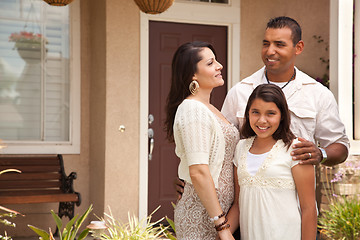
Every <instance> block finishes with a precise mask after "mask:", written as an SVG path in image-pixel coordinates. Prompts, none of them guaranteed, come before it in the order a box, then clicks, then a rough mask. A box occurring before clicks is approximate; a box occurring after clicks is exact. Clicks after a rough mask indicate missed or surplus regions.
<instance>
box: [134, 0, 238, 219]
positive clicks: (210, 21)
mask: <svg viewBox="0 0 360 240" xmlns="http://www.w3.org/2000/svg"><path fill="white" fill-rule="evenodd" d="M149 21H167V22H178V23H193V24H205V25H220V26H227V27H228V53H227V54H228V59H227V60H228V79H227V80H228V89H230V88H231V87H232V86H233V85H235V84H236V83H237V82H238V81H239V80H240V0H233V1H231V4H230V5H225V4H215V3H213V4H209V3H199V2H180V1H179V2H177V1H176V2H174V4H173V5H172V6H171V7H170V8H169V9H168V10H167V11H165V12H164V13H162V14H158V15H150V14H145V13H140V138H139V139H140V143H139V148H140V150H139V158H140V160H139V161H140V162H139V166H140V167H139V219H142V218H144V217H145V216H147V214H148V212H147V205H148V135H147V129H148V120H147V119H148V114H149V113H148V108H149V107H148V105H149V100H148V99H149V93H148V91H149ZM174 194H175V191H174Z"/></svg>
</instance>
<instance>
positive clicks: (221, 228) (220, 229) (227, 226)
mask: <svg viewBox="0 0 360 240" xmlns="http://www.w3.org/2000/svg"><path fill="white" fill-rule="evenodd" d="M229 227H230V224H226V225H225V226H222V227H219V228H217V229H216V231H218V232H220V231H222V230H225V229H228V228H229Z"/></svg>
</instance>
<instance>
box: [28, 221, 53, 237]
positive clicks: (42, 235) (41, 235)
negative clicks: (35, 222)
mask: <svg viewBox="0 0 360 240" xmlns="http://www.w3.org/2000/svg"><path fill="white" fill-rule="evenodd" d="M28 227H29V228H30V229H31V230H33V231H34V232H35V233H36V234H37V235H39V236H40V237H41V238H42V239H43V240H49V239H50V235H49V234H48V233H47V232H45V231H44V230H42V229H40V228H37V227H34V226H32V225H28Z"/></svg>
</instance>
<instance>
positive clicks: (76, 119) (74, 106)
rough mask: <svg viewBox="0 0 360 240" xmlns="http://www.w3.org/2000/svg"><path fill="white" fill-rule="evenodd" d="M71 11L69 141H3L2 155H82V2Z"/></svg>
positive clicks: (71, 6)
mask: <svg viewBox="0 0 360 240" xmlns="http://www.w3.org/2000/svg"><path fill="white" fill-rule="evenodd" d="M69 9H70V59H69V60H70V61H69V62H70V65H69V66H70V69H69V70H70V71H69V72H70V76H69V77H70V114H69V121H70V124H69V131H70V132H69V141H51V142H46V141H27V142H25V141H3V142H4V143H5V145H6V147H5V148H3V149H2V150H1V152H0V153H1V154H79V153H80V102H81V101H80V96H81V94H80V93H81V90H80V82H81V81H80V79H81V69H80V1H73V2H72V3H71V4H70V5H69Z"/></svg>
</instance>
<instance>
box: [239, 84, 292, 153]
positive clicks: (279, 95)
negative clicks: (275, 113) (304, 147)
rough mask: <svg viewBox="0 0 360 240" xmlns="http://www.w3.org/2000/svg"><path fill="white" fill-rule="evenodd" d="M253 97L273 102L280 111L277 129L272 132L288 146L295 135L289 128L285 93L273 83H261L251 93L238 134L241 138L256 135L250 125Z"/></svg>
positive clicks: (275, 137)
mask: <svg viewBox="0 0 360 240" xmlns="http://www.w3.org/2000/svg"><path fill="white" fill-rule="evenodd" d="M255 99H261V100H263V101H265V102H273V103H275V104H276V106H277V107H278V108H279V110H280V112H281V120H280V124H279V127H278V129H276V131H275V132H274V134H273V138H274V139H275V140H279V139H282V140H283V142H284V143H285V145H286V146H287V147H288V148H289V147H290V145H291V143H292V140H294V138H295V135H294V134H293V133H292V132H291V130H290V112H289V108H288V105H287V102H286V98H285V95H284V93H283V91H282V90H281V88H280V87H278V86H276V85H275V84H261V85H259V86H257V87H256V88H255V89H254V91H253V92H252V93H251V95H250V97H249V100H248V102H247V105H246V109H245V120H244V123H243V125H242V127H241V130H240V134H241V137H243V138H248V137H252V136H256V134H255V132H254V130H252V128H251V127H250V121H249V111H250V107H251V105H252V103H253V102H254V100H255Z"/></svg>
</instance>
